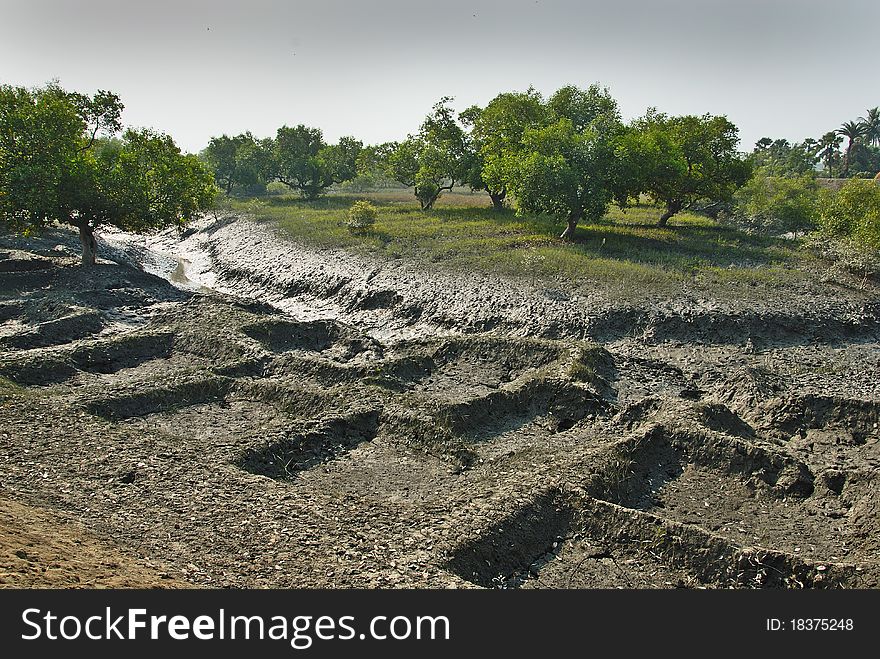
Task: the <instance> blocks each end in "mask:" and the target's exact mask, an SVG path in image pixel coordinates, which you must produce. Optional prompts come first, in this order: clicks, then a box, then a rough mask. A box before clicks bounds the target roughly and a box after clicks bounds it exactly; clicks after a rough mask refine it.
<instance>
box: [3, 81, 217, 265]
mask: <svg viewBox="0 0 880 659" xmlns="http://www.w3.org/2000/svg"><path fill="white" fill-rule="evenodd" d="M122 108H123V106H122V103H121V102H120V101H119V98H118V97H117V96H116V95H114V94H112V93H110V92H104V91H101V92H98V93H97V94H95V95H94V96H93V97H91V98H89V97H86V96H83V95H81V94H77V93H69V92H66V91H64V90H62V89H61V88H60V87H58V86H57V85H55V84H50V85H48V86H46V87H45V88H42V89H33V90H30V89H25V88H22V87H10V86H2V87H0V217H2V218H3V220H4V221H5V223H6V224H8V225H9V226H10V227H11V228H13V229H14V230H17V231H20V232H25V233H28V232H31V231H34V230H39V229H41V228H43V227H45V226H47V225H48V224H50V223H52V222H61V223H66V224H71V225H73V226H75V227H78V228H79V230H80V238H81V240H82V243H83V263H84V264H86V265H88V264H92V263H94V261H95V240H94V230H95V229H96V228H97V227H99V226H102V225H113V226H116V227H119V228H121V229H124V230H127V231H143V230H147V229H156V228H160V227H163V226H168V225H175V224H177V225H179V224H182V223H184V222H186V221H188V220H190V219H192V218H193V217H194V216H195V215H196V214H197V213H199V212H200V211H202V210H204V209H205V208H207V207H208V206H209V205H210V204H211V203H212V201H213V198H214V195H215V193H216V188H215V186H214V183H213V179H212V176H211V173H210V172H209V171H208V170H207V169H206V167H205V166H204V165H203V164H202V162H201V161H200V160H199V159H198V158H197V157H196V156H191V155H183V154H182V153H181V152H180V150H179V149H178V148H177V146H176V145H175V144H174V142H173V140H172V139H171V138H170V137H168V136H167V135H162V134H159V133H155V132H153V131H150V130H143V129H142V130H137V131H135V130H128V131H126V132H125V133H124V135H123V138H122V139H121V140H119V139H110V138H109V137H99V136H98V134H99V132H105V133H109V134H112V133H114V132H117V131H118V130H119V129H120V128H121V124H120V120H119V119H120V115H121V111H122Z"/></svg>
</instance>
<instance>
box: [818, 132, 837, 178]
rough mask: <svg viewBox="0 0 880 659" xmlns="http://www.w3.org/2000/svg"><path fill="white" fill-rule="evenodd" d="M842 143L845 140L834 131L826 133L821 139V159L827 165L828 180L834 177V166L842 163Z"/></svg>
mask: <svg viewBox="0 0 880 659" xmlns="http://www.w3.org/2000/svg"><path fill="white" fill-rule="evenodd" d="M842 143H843V138H842V137H841V136H840V135H838V134H837V131H833V130H832V131H831V132H828V133H825V134H824V135H823V136H822V137H821V138H820V139H819V158H821V159H822V162H823V163H824V164H825V171H826V172H827V174H828V178H833V177H834V165H836V164H837V163H838V162H840V145H841V144H842Z"/></svg>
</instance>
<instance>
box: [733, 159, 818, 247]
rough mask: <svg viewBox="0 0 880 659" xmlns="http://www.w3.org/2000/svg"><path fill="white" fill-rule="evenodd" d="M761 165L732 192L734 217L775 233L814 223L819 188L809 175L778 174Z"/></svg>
mask: <svg viewBox="0 0 880 659" xmlns="http://www.w3.org/2000/svg"><path fill="white" fill-rule="evenodd" d="M772 171H773V170H772V169H771V170H767V169H761V170H759V171H757V172H755V175H754V176H753V177H752V178H751V179H750V180H749V182H748V183H746V184H745V185H744V186H743V187H742V188H740V189H739V190H738V191H737V192H736V194H735V196H734V201H735V213H734V221H735V222H736V223H737V224H739V225H741V226H744V227H745V228H748V229H750V230H754V231H759V232H761V233H766V234H772V235H778V234H783V233H787V232H799V231H806V230H809V229H811V228H813V226H814V225H815V222H816V212H817V209H816V205H817V203H818V192H819V188H818V185H817V184H816V180H815V179H814V178H813V177H812V176H809V175H802V176H799V177H790V178H785V177H780V176H775V175H771V172H772Z"/></svg>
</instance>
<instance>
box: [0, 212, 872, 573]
mask: <svg viewBox="0 0 880 659" xmlns="http://www.w3.org/2000/svg"><path fill="white" fill-rule="evenodd" d="M71 238H72V237H71V236H70V235H69V234H67V233H65V232H56V233H50V234H47V235H45V236H44V237H42V238H30V239H12V238H0V378H2V379H0V519H2V525H0V556H2V561H3V563H2V567H0V585H3V586H23V587H44V586H45V587H74V586H85V587H95V586H122V587H129V586H132V587H133V586H157V587H169V586H180V585H184V586H185V585H188V584H191V585H194V586H204V587H335V588H341V587H379V588H392V587H418V588H475V587H490V588H491V587H500V588H519V587H524V588H534V587H537V588H570V587H577V588H615V587H629V588H632V587H649V588H672V587H701V588H702V587H708V588H719V587H749V588H751V587H793V588H798V587H877V586H878V585H880V582H878V576H880V507H878V502H880V496H878V493H877V492H878V487H877V486H878V477H880V472H878V467H880V444H878V443H880V430H878V422H880V419H878V416H880V390H878V387H880V384H878V383H880V377H878V376H880V325H878V314H880V304H878V300H877V299H876V295H873V294H870V293H868V292H864V291H857V290H844V289H841V288H840V287H834V286H832V285H825V284H820V283H819V282H817V283H816V284H815V285H814V286H812V287H806V288H804V289H803V290H785V291H779V293H778V294H772V293H762V294H761V295H758V296H756V299H755V300H751V301H746V300H738V301H732V300H729V299H725V298H724V296H723V295H720V294H719V295H717V296H712V295H711V292H707V291H698V290H691V289H683V290H682V292H681V295H680V296H678V297H676V298H674V299H664V300H655V299H651V298H650V297H649V296H647V295H646V296H645V298H644V299H637V300H632V299H629V300H625V301H624V300H615V299H613V298H612V297H610V296H608V294H607V293H602V292H601V291H590V290H589V289H579V288H572V287H569V288H567V289H566V288H565V287H559V288H553V287H548V286H547V285H537V284H534V283H532V284H530V283H524V282H519V281H511V280H499V279H497V278H492V277H488V276H482V275H476V274H469V275H455V274H450V273H443V272H440V271H437V272H426V271H425V270H424V269H423V268H419V267H416V266H414V265H412V264H405V263H398V262H394V263H380V262H371V261H368V260H366V259H364V258H363V257H354V256H352V255H350V254H346V253H345V252H316V251H312V250H309V249H307V248H304V247H299V246H296V245H292V244H290V243H287V242H284V241H282V240H280V239H279V238H278V237H277V236H275V235H274V233H273V232H272V230H271V229H270V228H269V227H266V226H263V225H258V224H255V223H252V222H248V221H245V220H242V219H236V218H225V219H220V220H217V221H212V222H209V223H206V224H205V225H204V226H201V227H198V228H196V229H193V230H191V231H190V232H189V233H188V234H187V235H186V236H185V237H184V240H182V241H179V240H177V238H176V237H174V236H172V235H164V236H160V237H157V238H154V239H150V240H145V239H135V238H132V237H131V236H125V235H121V234H113V235H104V236H103V237H102V245H101V252H100V254H101V255H102V256H104V257H105V258H104V259H103V260H102V261H101V262H100V263H99V265H98V266H97V267H96V268H94V269H91V270H84V269H82V268H80V267H79V266H78V265H77V259H76V255H75V251H74V249H73V248H74V246H75V243H74V242H72V240H71Z"/></svg>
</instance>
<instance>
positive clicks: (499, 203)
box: [461, 88, 548, 210]
mask: <svg viewBox="0 0 880 659" xmlns="http://www.w3.org/2000/svg"><path fill="white" fill-rule="evenodd" d="M547 114H548V111H547V108H546V107H545V106H544V104H543V100H542V98H541V95H540V94H539V93H538V92H536V91H535V90H534V89H532V88H529V90H528V91H526V92H521V93H518V92H509V93H503V94H499V95H498V96H496V97H495V98H493V99H492V100H491V101H490V102H489V103H488V105H486V107H485V108H480V107H477V106H473V107H471V108H468V109H467V110H465V111H464V112H462V114H461V119H462V121H463V122H464V123H465V125H468V126H470V127H471V132H470V140H471V143H472V145H473V146H472V148H473V152H474V158H473V163H474V164H473V168H472V170H471V172H470V176H469V182H470V185H471V187H472V188H473V189H475V190H486V192H488V193H489V198H490V199H491V200H492V206H493V208H495V210H501V209H503V208H504V200H505V199H506V197H507V192H508V190H507V180H508V179H509V173H508V172H506V171H505V162H506V158H507V156H509V155H510V154H512V153H514V152H516V151H518V150H520V149H521V148H522V137H523V132H525V130H526V129H527V128H536V127H539V126H541V125H544V124H545V123H546V117H547Z"/></svg>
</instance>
